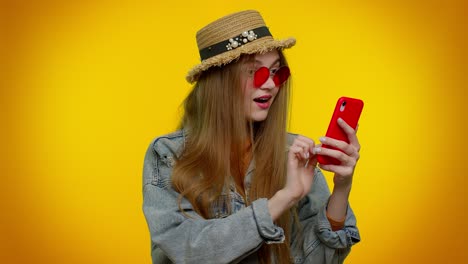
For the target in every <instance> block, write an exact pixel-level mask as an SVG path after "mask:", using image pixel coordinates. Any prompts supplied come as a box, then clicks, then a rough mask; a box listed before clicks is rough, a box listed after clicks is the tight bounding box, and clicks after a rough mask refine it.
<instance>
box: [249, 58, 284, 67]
mask: <svg viewBox="0 0 468 264" xmlns="http://www.w3.org/2000/svg"><path fill="white" fill-rule="evenodd" d="M280 62H281V61H280V58H278V59H276V60H275V61H274V62H273V63H272V64H271V65H270V67H271V66H273V65H275V64H277V63H280ZM257 63H258V64H262V63H263V62H262V61H259V60H255V64H257ZM270 67H268V68H270Z"/></svg>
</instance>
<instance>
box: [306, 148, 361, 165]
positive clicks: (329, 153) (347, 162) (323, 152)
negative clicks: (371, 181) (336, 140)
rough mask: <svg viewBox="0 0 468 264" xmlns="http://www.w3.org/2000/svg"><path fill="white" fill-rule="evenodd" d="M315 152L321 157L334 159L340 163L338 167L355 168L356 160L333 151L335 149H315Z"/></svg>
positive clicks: (340, 152)
mask: <svg viewBox="0 0 468 264" xmlns="http://www.w3.org/2000/svg"><path fill="white" fill-rule="evenodd" d="M315 152H316V153H317V154H320V155H323V156H328V157H332V158H335V159H337V160H339V161H340V163H341V164H340V166H355V165H356V161H357V158H356V157H352V156H348V155H347V154H346V153H343V152H342V151H339V150H335V149H330V148H324V147H321V148H315Z"/></svg>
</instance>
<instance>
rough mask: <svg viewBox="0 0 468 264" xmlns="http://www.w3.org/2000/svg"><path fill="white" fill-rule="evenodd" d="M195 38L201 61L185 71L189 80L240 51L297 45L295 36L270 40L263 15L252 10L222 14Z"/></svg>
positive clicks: (261, 51)
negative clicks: (223, 15)
mask: <svg viewBox="0 0 468 264" xmlns="http://www.w3.org/2000/svg"><path fill="white" fill-rule="evenodd" d="M196 37H197V45H198V50H199V52H200V59H201V63H200V64H198V65H196V66H194V67H193V68H192V69H191V70H190V71H189V72H188V74H187V76H186V80H187V81H188V82H189V83H193V82H196V81H197V80H198V77H199V76H200V74H201V73H202V72H203V71H206V70H207V69H208V68H210V67H212V66H222V65H225V64H228V63H230V62H231V61H233V60H235V59H237V58H239V57H240V55H241V54H254V53H266V52H268V51H270V50H273V49H285V48H290V47H292V46H294V44H296V39H294V38H287V39H284V40H275V39H273V36H272V35H271V33H270V31H269V30H268V27H267V26H266V25H265V22H264V21H263V18H262V16H261V15H260V13H259V12H257V11H255V10H247V11H242V12H238V13H234V14H230V15H227V16H225V17H222V18H220V19H218V20H216V21H214V22H212V23H210V24H208V25H207V26H205V27H204V28H202V29H200V30H199V31H198V32H197V36H196Z"/></svg>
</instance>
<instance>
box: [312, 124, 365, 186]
mask: <svg viewBox="0 0 468 264" xmlns="http://www.w3.org/2000/svg"><path fill="white" fill-rule="evenodd" d="M338 124H339V126H340V127H341V128H342V129H343V131H345V133H346V135H347V136H348V140H349V144H348V143H346V142H345V141H341V140H336V139H333V138H329V137H322V138H320V142H322V143H323V144H326V145H328V146H333V147H335V148H337V149H340V150H341V151H339V150H334V149H329V148H322V147H321V145H317V147H316V149H315V152H316V153H319V154H320V155H324V156H329V157H333V158H336V159H338V160H339V161H340V162H341V164H340V165H333V164H328V165H322V164H320V165H319V166H320V168H322V169H324V170H326V171H330V172H334V173H335V176H334V177H333V183H334V184H335V187H351V183H352V179H353V174H354V169H355V168H356V164H357V161H358V160H359V150H360V149H361V146H360V145H359V140H358V138H357V136H356V131H355V130H354V129H353V128H352V127H350V126H349V125H348V124H347V123H346V122H345V121H344V120H343V119H341V118H339V119H338Z"/></svg>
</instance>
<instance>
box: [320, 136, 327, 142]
mask: <svg viewBox="0 0 468 264" xmlns="http://www.w3.org/2000/svg"><path fill="white" fill-rule="evenodd" d="M319 140H320V142H325V140H327V139H326V138H325V137H320V138H319Z"/></svg>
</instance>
